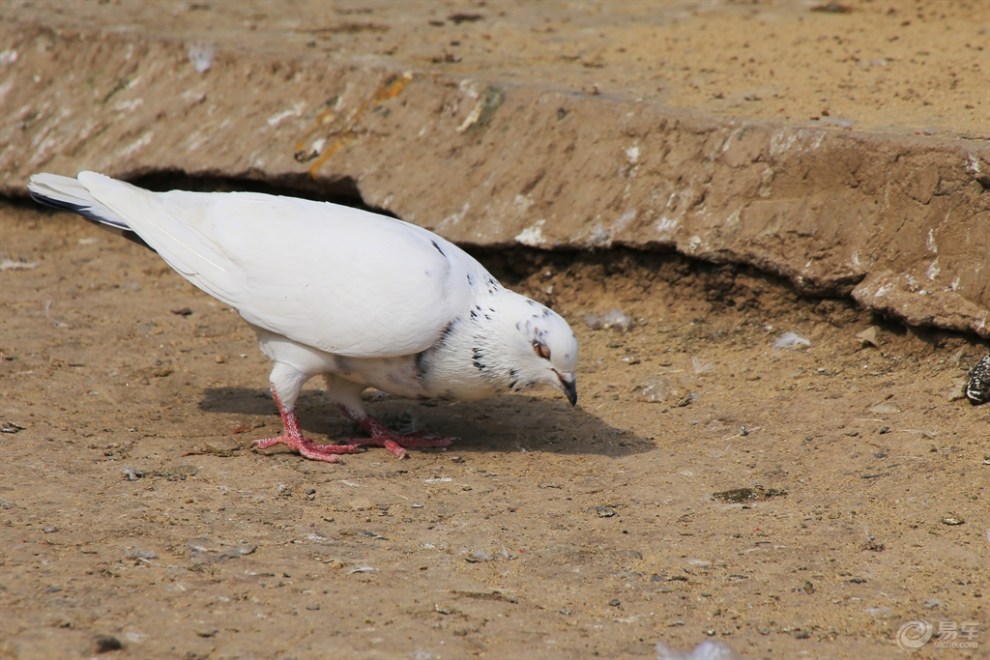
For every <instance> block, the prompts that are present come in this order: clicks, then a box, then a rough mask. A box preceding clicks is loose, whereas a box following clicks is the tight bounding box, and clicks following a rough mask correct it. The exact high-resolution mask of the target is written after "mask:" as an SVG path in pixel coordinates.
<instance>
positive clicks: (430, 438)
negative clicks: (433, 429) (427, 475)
mask: <svg viewBox="0 0 990 660" xmlns="http://www.w3.org/2000/svg"><path fill="white" fill-rule="evenodd" d="M340 410H341V412H343V413H344V415H346V416H347V417H349V418H350V419H351V420H353V421H354V422H355V423H356V424H357V425H358V426H360V427H361V430H363V431H365V432H366V433H368V435H370V436H371V437H370V438H350V442H351V443H352V444H350V445H345V446H349V447H350V446H367V445H371V446H374V447H384V448H385V449H387V450H389V452H391V453H392V454H393V455H394V456H395V457H396V458H405V457H406V455H407V454H406V449H431V448H435V447H449V446H450V445H451V444H452V443H453V442H454V439H453V438H442V437H438V436H434V435H429V434H427V433H426V432H424V431H415V432H413V433H397V432H396V431H393V430H391V429H389V428H388V427H387V426H385V425H384V424H382V423H381V422H379V421H378V420H376V419H374V418H372V417H364V418H361V419H358V418H357V417H355V416H354V415H353V414H351V412H350V411H349V410H347V409H346V408H344V407H343V406H340Z"/></svg>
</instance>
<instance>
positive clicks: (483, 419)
mask: <svg viewBox="0 0 990 660" xmlns="http://www.w3.org/2000/svg"><path fill="white" fill-rule="evenodd" d="M366 403H367V405H366V408H367V410H368V412H369V413H370V414H371V415H372V416H374V417H376V418H377V419H379V420H380V421H381V422H383V423H384V424H386V425H387V426H388V427H389V428H392V429H394V430H396V431H399V432H409V431H421V430H426V431H428V432H429V433H432V434H435V435H438V436H445V437H446V436H450V437H454V438H455V439H456V441H455V444H454V446H455V447H456V448H457V451H459V452H470V451H489V452H490V451H545V452H553V453H561V454H599V455H604V456H612V457H619V456H628V455H632V454H642V453H646V452H649V451H651V450H652V449H654V447H655V444H654V443H653V442H652V441H651V440H649V439H647V438H643V437H640V436H638V435H636V434H635V433H632V432H631V431H628V430H625V429H620V428H616V427H614V426H611V425H609V424H606V423H605V422H603V421H602V420H601V419H599V418H598V417H595V416H594V415H592V414H591V413H589V412H587V411H585V410H583V409H582V408H581V407H580V406H577V407H573V408H572V407H571V406H570V405H568V404H567V402H565V401H558V400H555V399H543V398H537V397H527V396H518V395H516V396H503V397H496V398H492V399H486V400H483V401H458V402H451V401H413V400H409V399H402V398H397V397H390V396H383V397H382V398H375V399H373V400H371V401H368V402H366ZM199 407H200V409H201V410H203V411H204V412H211V413H226V414H236V415H252V416H264V417H266V418H267V419H266V420H265V421H266V428H272V427H273V426H279V425H280V423H279V420H278V415H277V413H276V410H275V404H274V402H273V401H272V400H271V397H270V396H269V395H268V394H267V392H262V391H259V390H253V389H246V388H238V387H217V388H210V389H208V390H207V391H206V393H205V394H204V396H203V398H202V399H201V400H200V402H199ZM296 412H297V414H298V416H299V421H300V424H301V425H302V428H303V431H304V432H305V433H306V434H307V436H308V437H309V438H310V439H311V440H313V441H314V442H334V441H345V440H346V438H349V437H355V436H360V435H361V432H360V431H358V430H357V429H356V427H355V426H354V425H353V424H352V423H351V422H350V421H348V420H347V419H346V418H344V417H343V415H341V414H340V413H339V412H338V411H337V409H336V407H335V406H334V405H332V404H330V403H328V402H327V400H326V398H325V397H324V396H323V395H322V393H321V392H318V391H305V392H303V394H302V395H301V396H300V398H299V401H298V402H297V403H296ZM266 432H268V433H270V431H266V430H265V428H259V429H258V436H259V437H262V436H264V434H265V433H266Z"/></svg>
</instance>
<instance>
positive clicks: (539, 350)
mask: <svg viewBox="0 0 990 660" xmlns="http://www.w3.org/2000/svg"><path fill="white" fill-rule="evenodd" d="M533 352H534V353H536V354H537V355H539V356H540V357H541V358H543V359H544V360H549V359H550V347H549V346H547V345H546V344H541V343H540V342H538V341H534V342H533Z"/></svg>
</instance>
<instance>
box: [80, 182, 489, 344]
mask: <svg viewBox="0 0 990 660" xmlns="http://www.w3.org/2000/svg"><path fill="white" fill-rule="evenodd" d="M78 180H79V181H80V182H81V183H82V184H83V186H85V188H86V189H87V190H88V191H89V192H90V194H92V196H93V197H94V198H95V199H96V200H97V201H98V202H99V203H100V204H101V205H103V206H104V207H106V208H108V209H110V210H111V211H112V212H113V213H114V214H115V216H117V217H118V218H120V219H122V220H124V221H125V222H126V223H127V225H128V226H129V227H130V228H131V229H132V230H133V231H134V232H135V233H137V234H138V235H139V236H140V237H141V238H142V239H143V240H144V241H145V242H146V243H148V245H149V246H151V247H152V248H153V249H154V250H155V251H156V252H158V254H159V255H160V256H161V257H162V258H163V259H164V260H165V261H166V262H168V264H169V265H170V266H172V268H174V269H175V270H176V271H178V272H179V273H180V274H181V275H182V276H183V277H185V278H186V279H188V280H189V281H190V282H192V283H193V284H195V285H196V286H197V287H199V288H200V289H202V290H203V291H206V292H207V293H209V294H210V295H212V296H214V297H215V298H218V299H219V300H221V301H223V302H224V303H227V304H228V305H230V306H232V307H234V308H236V309H237V310H238V311H239V312H240V313H241V316H243V317H244V319H245V320H246V321H248V322H249V323H251V324H253V325H256V326H259V327H261V328H264V329H266V330H269V331H271V332H275V333H278V334H281V335H285V336H286V337H288V338H290V339H292V340H293V341H297V342H300V343H302V344H307V345H309V346H313V347H316V348H319V349H321V350H324V351H327V352H329V353H334V354H338V355H346V356H351V357H390V356H398V355H410V354H414V353H417V352H419V351H422V350H425V349H427V348H429V347H430V346H432V345H433V344H434V343H435V342H436V341H437V339H438V338H439V337H440V336H441V334H442V333H443V330H444V328H445V327H446V326H447V324H448V323H450V322H451V321H452V320H453V319H454V318H455V317H456V316H457V315H458V314H460V313H462V312H464V311H465V310H466V309H467V308H468V306H469V305H470V302H471V299H472V284H471V283H472V282H477V283H478V284H481V283H482V282H483V281H484V280H485V279H487V278H488V277H489V276H488V273H487V272H486V271H485V270H484V268H482V266H481V265H480V264H479V263H478V262H477V261H475V260H474V259H473V258H472V257H471V256H470V255H468V254H467V253H466V252H464V251H463V250H461V249H460V248H458V247H457V246H455V245H453V244H452V243H450V242H448V241H446V240H444V239H443V238H441V237H439V236H436V235H435V234H433V233H431V232H429V231H427V230H425V229H423V228H421V227H417V226H415V225H411V224H408V223H405V222H402V221H400V220H395V219H393V218H388V217H385V216H382V215H378V214H374V213H368V212H365V211H360V210H357V209H352V208H349V207H345V206H339V205H336V204H330V203H325V202H313V201H309V200H303V199H297V198H293V197H278V196H273V195H263V194H259V193H192V192H184V191H172V192H167V193H153V192H150V191H147V190H144V189H142V188H137V187H135V186H132V185H130V184H127V183H124V182H121V181H117V180H115V179H111V178H109V177H106V176H103V175H102V174H96V173H94V172H82V173H80V174H79V177H78Z"/></svg>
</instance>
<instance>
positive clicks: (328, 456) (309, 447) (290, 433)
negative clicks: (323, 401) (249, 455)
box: [254, 391, 364, 463]
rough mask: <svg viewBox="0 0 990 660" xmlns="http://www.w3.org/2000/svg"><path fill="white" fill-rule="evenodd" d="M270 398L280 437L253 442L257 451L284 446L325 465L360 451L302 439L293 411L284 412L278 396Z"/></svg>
mask: <svg viewBox="0 0 990 660" xmlns="http://www.w3.org/2000/svg"><path fill="white" fill-rule="evenodd" d="M272 398H273V399H275V405H276V406H278V412H279V414H280V415H281V416H282V426H283V427H284V430H283V431H282V435H279V436H276V437H274V438H264V439H263V440H255V442H254V444H255V446H256V447H258V448H259V449H267V448H268V447H273V446H275V445H286V446H287V447H289V448H290V449H292V451H294V452H296V453H298V454H300V455H301V456H302V457H303V458H308V459H310V460H313V461H323V462H325V463H336V462H337V461H338V460H340V459H338V455H339V454H357V453H360V452H362V451H364V450H363V449H361V447H360V446H358V445H356V444H351V445H320V444H317V443H315V442H312V441H311V440H307V439H306V438H305V437H303V434H302V429H300V428H299V418H297V417H296V413H295V411H294V410H286V409H285V408H284V407H283V406H282V402H281V401H279V398H278V395H277V394H275V392H274V391H272Z"/></svg>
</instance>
